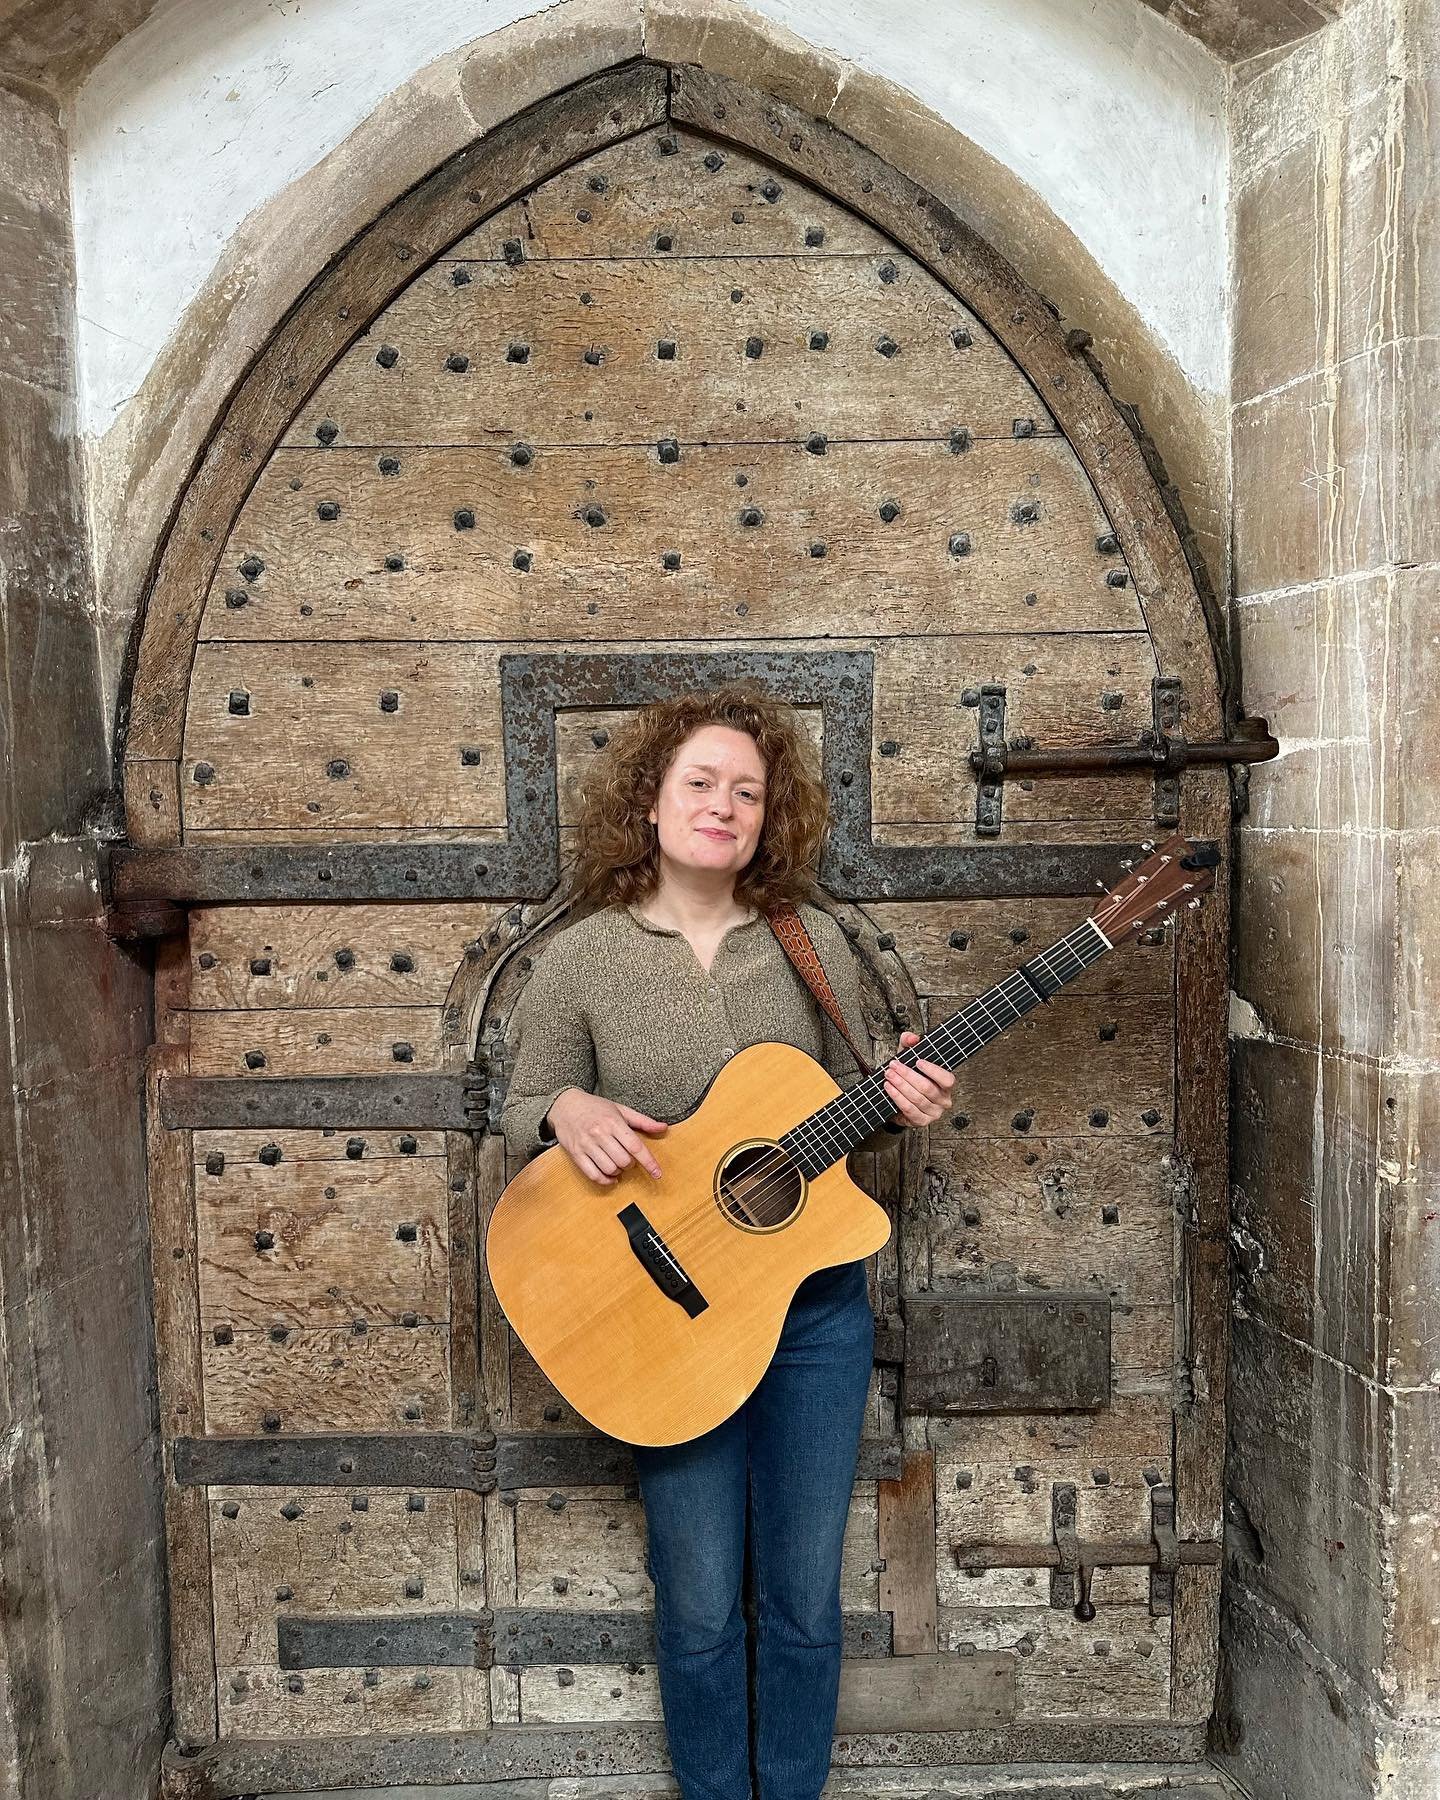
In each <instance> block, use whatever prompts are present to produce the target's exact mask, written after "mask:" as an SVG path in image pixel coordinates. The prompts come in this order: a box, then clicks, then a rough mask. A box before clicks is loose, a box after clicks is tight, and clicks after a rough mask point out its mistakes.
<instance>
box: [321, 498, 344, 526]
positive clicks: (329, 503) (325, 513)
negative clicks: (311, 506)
mask: <svg viewBox="0 0 1440 1800" xmlns="http://www.w3.org/2000/svg"><path fill="white" fill-rule="evenodd" d="M315 517H316V518H317V519H324V521H325V522H326V524H327V525H328V524H330V523H331V522H332V521H334V520H335V519H338V518H339V517H340V502H339V501H338V500H322V501H321V502H320V504H319V505H318V506H317V507H316V508H315Z"/></svg>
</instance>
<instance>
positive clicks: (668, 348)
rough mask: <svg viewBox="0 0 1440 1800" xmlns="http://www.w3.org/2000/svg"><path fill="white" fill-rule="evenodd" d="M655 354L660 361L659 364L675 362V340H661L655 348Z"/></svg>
mask: <svg viewBox="0 0 1440 1800" xmlns="http://www.w3.org/2000/svg"><path fill="white" fill-rule="evenodd" d="M655 354H656V356H657V357H658V358H659V359H660V361H661V362H674V360H675V340H674V338H661V339H660V341H659V342H658V343H657V344H656V346H655Z"/></svg>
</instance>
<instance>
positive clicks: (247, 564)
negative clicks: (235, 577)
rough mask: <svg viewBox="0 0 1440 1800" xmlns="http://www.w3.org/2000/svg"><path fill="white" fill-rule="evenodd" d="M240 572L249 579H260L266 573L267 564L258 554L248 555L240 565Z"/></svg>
mask: <svg viewBox="0 0 1440 1800" xmlns="http://www.w3.org/2000/svg"><path fill="white" fill-rule="evenodd" d="M240 573H241V574H242V575H243V576H244V577H245V579H246V580H247V581H258V580H259V579H260V577H261V576H262V575H263V574H264V573H265V565H264V563H263V562H261V560H260V558H259V557H258V556H247V557H246V558H245V560H244V562H242V563H241V565H240Z"/></svg>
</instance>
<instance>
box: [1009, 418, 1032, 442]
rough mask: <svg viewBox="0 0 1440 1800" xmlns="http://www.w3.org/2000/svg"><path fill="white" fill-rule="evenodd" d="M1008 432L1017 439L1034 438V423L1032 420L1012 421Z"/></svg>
mask: <svg viewBox="0 0 1440 1800" xmlns="http://www.w3.org/2000/svg"><path fill="white" fill-rule="evenodd" d="M1010 430H1011V432H1012V433H1013V434H1014V435H1015V436H1016V437H1017V438H1028V437H1034V435H1035V421H1034V420H1033V419H1014V420H1012V421H1011V425H1010Z"/></svg>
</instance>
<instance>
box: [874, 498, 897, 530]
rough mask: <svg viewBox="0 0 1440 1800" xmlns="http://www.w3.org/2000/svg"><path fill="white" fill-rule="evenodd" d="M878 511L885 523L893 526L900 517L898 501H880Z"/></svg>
mask: <svg viewBox="0 0 1440 1800" xmlns="http://www.w3.org/2000/svg"><path fill="white" fill-rule="evenodd" d="M878 510H879V513H880V517H881V518H882V519H883V520H884V521H885V523H886V524H887V525H893V524H894V523H895V521H896V520H897V519H898V518H899V517H900V502H899V501H898V500H882V501H881V502H880V506H879V509H878Z"/></svg>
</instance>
